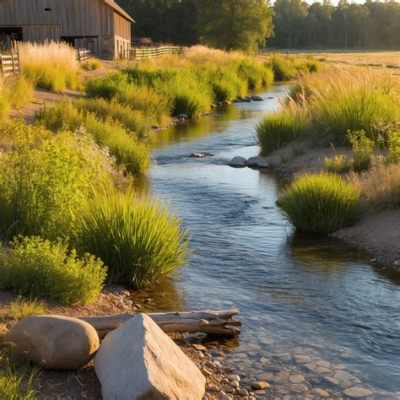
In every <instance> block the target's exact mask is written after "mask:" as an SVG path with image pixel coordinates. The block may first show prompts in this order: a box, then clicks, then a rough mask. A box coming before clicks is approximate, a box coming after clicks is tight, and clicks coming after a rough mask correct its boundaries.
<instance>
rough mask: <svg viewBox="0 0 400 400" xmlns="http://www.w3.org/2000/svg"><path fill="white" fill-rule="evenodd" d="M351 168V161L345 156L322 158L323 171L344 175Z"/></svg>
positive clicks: (337, 155)
mask: <svg viewBox="0 0 400 400" xmlns="http://www.w3.org/2000/svg"><path fill="white" fill-rule="evenodd" d="M352 168H353V160H352V159H351V157H348V156H347V155H345V154H336V155H334V156H333V157H325V158H324V171H326V172H332V173H335V174H345V173H347V172H350V171H351V170H352Z"/></svg>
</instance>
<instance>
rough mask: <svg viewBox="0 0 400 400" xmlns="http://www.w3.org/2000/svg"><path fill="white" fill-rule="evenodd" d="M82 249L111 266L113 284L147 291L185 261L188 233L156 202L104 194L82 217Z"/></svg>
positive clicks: (79, 234)
mask: <svg viewBox="0 0 400 400" xmlns="http://www.w3.org/2000/svg"><path fill="white" fill-rule="evenodd" d="M76 242H77V246H78V247H79V248H80V249H81V250H82V251H88V252H90V253H92V254H96V255H97V256H98V257H100V258H101V259H102V260H103V261H104V262H105V264H106V265H107V266H108V282H110V283H118V284H125V285H130V286H132V287H134V288H142V287H144V286H146V285H148V284H150V283H151V282H153V281H155V280H156V279H157V278H159V277H161V276H164V275H168V274H170V273H171V272H172V271H174V270H175V269H176V268H178V267H180V266H181V265H183V264H184V263H185V260H186V247H187V235H186V232H185V231H184V230H182V229H181V227H180V221H179V219H178V218H177V217H176V216H175V215H173V214H171V213H170V212H169V210H168V208H166V207H163V206H162V205H161V204H160V203H159V202H158V201H156V200H151V201H149V200H147V199H143V198H139V197H136V196H134V195H132V193H130V192H127V193H116V192H109V193H104V194H98V195H97V196H96V197H95V199H94V200H93V201H91V202H90V204H89V205H88V207H87V208H86V209H85V211H84V212H83V213H82V214H81V220H80V224H78V226H77V231H76Z"/></svg>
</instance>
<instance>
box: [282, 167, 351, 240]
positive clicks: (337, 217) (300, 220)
mask: <svg viewBox="0 0 400 400" xmlns="http://www.w3.org/2000/svg"><path fill="white" fill-rule="evenodd" d="M278 205H279V206H280V207H281V208H282V210H283V211H284V212H285V213H286V214H287V216H288V217H289V220H290V221H291V222H292V224H293V225H294V227H295V228H296V230H297V231H300V232H306V233H316V234H328V233H331V232H335V231H337V230H339V229H341V228H344V227H346V226H348V225H351V224H352V223H354V222H355V221H356V219H357V216H358V212H359V193H358V191H357V190H356V189H354V188H353V186H352V185H350V184H349V183H347V182H345V181H344V180H343V179H342V178H340V177H339V176H338V175H335V174H328V173H320V174H315V175H311V174H305V175H302V176H300V177H299V178H296V179H295V180H294V181H293V182H292V183H291V184H290V185H289V186H288V187H287V188H286V189H285V191H284V193H283V195H282V196H281V197H280V198H279V200H278Z"/></svg>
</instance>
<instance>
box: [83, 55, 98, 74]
mask: <svg viewBox="0 0 400 400" xmlns="http://www.w3.org/2000/svg"><path fill="white" fill-rule="evenodd" d="M81 68H82V69H84V70H86V71H95V70H96V69H100V68H101V61H100V60H99V59H97V58H94V57H91V58H89V59H88V60H87V61H84V62H83V63H81Z"/></svg>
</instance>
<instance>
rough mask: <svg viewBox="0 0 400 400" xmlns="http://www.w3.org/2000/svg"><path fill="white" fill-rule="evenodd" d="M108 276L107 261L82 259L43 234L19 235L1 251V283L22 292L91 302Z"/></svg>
mask: <svg viewBox="0 0 400 400" xmlns="http://www.w3.org/2000/svg"><path fill="white" fill-rule="evenodd" d="M105 278H106V269H105V268H104V266H103V263H102V262H101V261H100V260H98V259H96V258H95V257H93V256H91V255H89V254H86V255H84V256H83V257H82V258H79V257H78V256H77V255H76V252H75V251H74V250H72V251H71V252H69V251H68V248H67V245H66V244H64V243H62V242H60V241H57V242H50V241H48V240H44V239H42V238H40V237H34V236H33V237H18V238H16V239H14V240H13V241H12V242H11V245H10V248H9V249H5V248H3V250H2V252H1V254H0V285H1V287H3V288H4V289H7V290H14V291H16V292H18V293H19V294H21V295H25V296H32V297H39V298H46V299H51V300H58V301H60V302H62V303H65V304H88V303H91V302H93V301H94V300H95V299H96V298H97V297H98V295H99V294H100V292H101V289H102V287H103V283H104V281H105Z"/></svg>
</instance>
